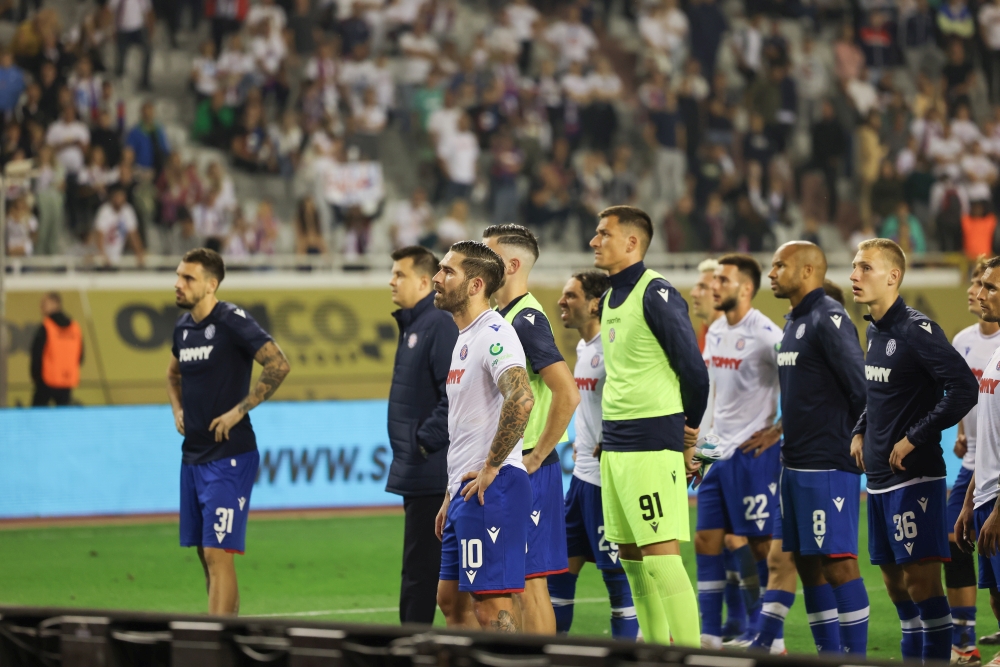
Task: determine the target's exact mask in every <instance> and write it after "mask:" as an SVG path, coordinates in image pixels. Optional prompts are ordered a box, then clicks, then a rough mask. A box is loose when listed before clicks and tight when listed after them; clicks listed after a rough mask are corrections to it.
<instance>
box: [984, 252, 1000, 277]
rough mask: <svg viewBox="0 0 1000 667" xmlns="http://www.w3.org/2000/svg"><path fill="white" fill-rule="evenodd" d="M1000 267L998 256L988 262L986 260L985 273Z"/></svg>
mask: <svg viewBox="0 0 1000 667" xmlns="http://www.w3.org/2000/svg"><path fill="white" fill-rule="evenodd" d="M998 266H1000V256H998V257H990V258H989V259H988V260H986V264H984V265H983V273H986V269H989V270H991V271H992V270H993V269H995V268H997V267H998Z"/></svg>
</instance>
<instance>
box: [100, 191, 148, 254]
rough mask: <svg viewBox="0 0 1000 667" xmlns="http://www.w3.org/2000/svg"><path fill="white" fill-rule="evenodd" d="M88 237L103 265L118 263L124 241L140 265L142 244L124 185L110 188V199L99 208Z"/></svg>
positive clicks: (143, 250)
mask: <svg viewBox="0 0 1000 667" xmlns="http://www.w3.org/2000/svg"><path fill="white" fill-rule="evenodd" d="M91 239H92V242H93V244H94V246H95V247H96V249H97V254H98V255H99V256H100V258H101V261H102V262H103V264H104V266H107V267H115V266H117V265H118V263H119V262H120V261H121V257H122V253H123V251H124V250H125V243H126V241H127V242H128V244H129V246H130V247H131V248H132V252H134V253H135V256H136V261H138V263H139V265H140V266H142V263H143V256H144V254H145V248H144V247H143V245H142V238H140V236H139V219H138V217H137V216H136V213H135V209H134V208H132V205H131V204H129V203H128V201H127V199H126V195H125V190H124V189H123V188H121V187H117V186H116V187H114V188H112V190H111V193H110V197H109V200H108V201H107V202H106V203H105V204H103V205H102V206H101V208H99V209H98V211H97V216H96V217H95V218H94V231H93V233H92V235H91Z"/></svg>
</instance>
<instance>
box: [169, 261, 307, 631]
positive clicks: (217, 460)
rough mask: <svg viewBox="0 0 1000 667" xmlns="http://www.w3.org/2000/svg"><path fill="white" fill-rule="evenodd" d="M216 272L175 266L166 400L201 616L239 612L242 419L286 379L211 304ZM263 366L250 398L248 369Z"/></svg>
mask: <svg viewBox="0 0 1000 667" xmlns="http://www.w3.org/2000/svg"><path fill="white" fill-rule="evenodd" d="M225 273H226V267H225V264H224V263H223V261H222V257H220V256H219V254H218V253H217V252H215V251H214V250H208V249H206V248H197V249H195V250H192V251H190V252H188V253H187V254H186V255H184V258H183V259H182V260H181V263H180V265H179V266H178V267H177V282H176V283H174V291H175V292H176V296H177V305H178V306H179V307H180V308H183V309H184V310H187V311H188V312H187V313H185V314H184V315H182V316H181V318H180V319H179V320H177V324H176V326H175V327H174V345H173V357H171V359H170V366H169V368H168V369H167V395H168V396H169V397H170V405H171V407H172V408H173V411H174V423H175V425H176V427H177V431H178V432H179V433H180V434H181V435H183V436H184V444H183V446H182V447H181V451H182V452H183V457H182V463H181V512H180V515H181V525H180V534H181V546H182V547H198V557H199V558H200V559H201V564H202V567H203V568H204V570H205V578H206V580H207V583H208V612H209V613H210V614H216V615H220V616H223V615H224V616H229V615H235V614H237V613H238V612H239V600H240V598H239V592H238V589H237V584H236V569H235V567H234V563H233V554H234V553H240V554H241V553H243V550H244V544H245V538H246V526H247V515H248V514H249V513H250V492H251V491H252V490H253V484H254V480H255V479H256V477H257V467H258V463H259V462H260V456H259V455H258V453H257V439H256V437H255V436H254V432H253V427H252V426H251V425H250V417H249V416H248V414H247V413H249V412H250V410H252V409H253V408H255V407H256V406H257V405H259V404H260V403H262V402H263V401H266V400H267V399H268V398H270V397H271V395H272V394H274V391H275V390H276V389H277V388H278V385H280V384H281V382H282V380H284V379H285V376H286V375H288V360H287V359H286V358H285V355H284V354H283V353H282V351H281V349H280V348H279V347H278V346H277V344H276V343H275V342H274V340H273V339H272V338H271V336H269V335H268V333H267V332H266V331H264V330H263V329H261V328H260V325H259V324H257V323H256V322H255V321H254V320H253V318H252V317H250V315H249V314H248V313H247V312H246V311H244V310H243V309H242V308H239V307H237V306H234V305H233V304H231V303H226V302H224V301H219V300H218V299H217V298H216V297H215V292H216V290H218V289H219V283H221V282H222V279H223V278H224V277H225ZM254 360H256V361H257V363H259V364H260V365H262V366H263V367H264V370H263V372H262V373H261V374H260V378H258V380H257V384H256V385H255V386H254V388H253V391H250V373H251V371H252V370H253V362H254Z"/></svg>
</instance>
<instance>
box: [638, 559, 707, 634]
mask: <svg viewBox="0 0 1000 667" xmlns="http://www.w3.org/2000/svg"><path fill="white" fill-rule="evenodd" d="M642 563H643V568H644V569H645V570H646V572H647V573H648V574H649V576H650V577H651V578H652V579H653V582H654V585H655V586H656V592H657V593H658V594H659V596H660V603H661V604H662V605H663V611H664V613H665V614H666V618H667V622H668V624H669V628H670V632H671V634H672V635H673V639H674V644H676V645H677V646H687V647H691V648H698V647H699V646H700V645H701V635H700V630H699V629H698V599H697V598H696V597H695V594H694V588H693V587H692V586H691V579H689V578H688V574H687V571H686V570H685V569H684V561H682V560H681V557H680V556H646V557H645V558H643V561H642ZM720 565H721V559H720ZM719 593H720V595H719V599H720V600H721V598H722V595H721V593H722V590H721V589H720V590H719ZM654 640H655V641H659V639H658V638H654ZM661 643H665V642H661Z"/></svg>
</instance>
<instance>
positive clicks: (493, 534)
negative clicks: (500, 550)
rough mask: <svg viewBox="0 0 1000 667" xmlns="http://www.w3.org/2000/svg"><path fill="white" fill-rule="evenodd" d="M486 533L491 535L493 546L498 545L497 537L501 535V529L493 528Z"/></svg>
mask: <svg viewBox="0 0 1000 667" xmlns="http://www.w3.org/2000/svg"><path fill="white" fill-rule="evenodd" d="M486 532H487V533H489V534H490V539H491V540H493V544H496V543H497V535H499V534H500V529H499V528H497V527H496V526H493V527H492V528H487V529H486Z"/></svg>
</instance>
